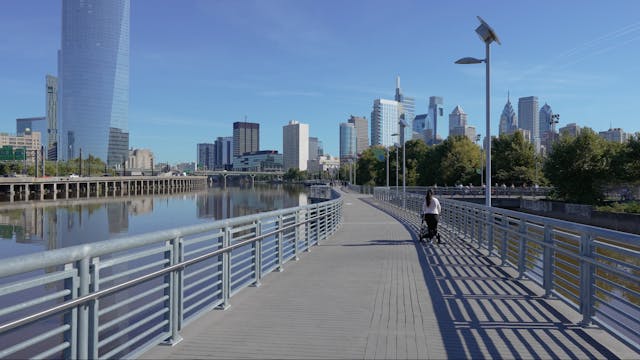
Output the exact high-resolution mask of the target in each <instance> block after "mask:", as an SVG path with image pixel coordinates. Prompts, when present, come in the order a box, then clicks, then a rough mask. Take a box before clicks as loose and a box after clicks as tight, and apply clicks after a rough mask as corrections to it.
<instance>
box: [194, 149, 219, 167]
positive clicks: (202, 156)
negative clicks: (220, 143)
mask: <svg viewBox="0 0 640 360" xmlns="http://www.w3.org/2000/svg"><path fill="white" fill-rule="evenodd" d="M215 149H216V147H215V145H214V144H209V143H203V144H198V169H201V170H213V169H215V158H216V150H215Z"/></svg>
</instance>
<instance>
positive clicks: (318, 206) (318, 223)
mask: <svg viewBox="0 0 640 360" xmlns="http://www.w3.org/2000/svg"><path fill="white" fill-rule="evenodd" d="M318 245H320V204H316V246H318Z"/></svg>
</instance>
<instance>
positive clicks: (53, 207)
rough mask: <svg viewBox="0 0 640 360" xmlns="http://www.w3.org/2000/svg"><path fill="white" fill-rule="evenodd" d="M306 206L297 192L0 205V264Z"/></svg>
mask: <svg viewBox="0 0 640 360" xmlns="http://www.w3.org/2000/svg"><path fill="white" fill-rule="evenodd" d="M306 204H307V195H306V193H305V191H304V188H303V187H287V186H283V185H266V184H256V185H255V186H254V187H253V188H250V187H248V188H244V187H228V188H226V189H221V188H209V189H207V190H203V191H199V192H191V193H178V194H171V195H155V196H132V197H123V198H120V197H113V198H109V199H85V200H69V201H67V200H63V201H58V202H46V201H45V202H33V203H13V204H7V203H5V204H1V205H0V259H2V258H8V257H12V256H16V255H23V254H29V253H35V252H39V251H44V250H51V249H58V248H63V247H68V246H73V245H79V244H85V243H91V242H97V241H102V240H108V239H115V238H120V237H125V236H128V235H137V234H143V233H148V232H152V231H158V230H163V229H172V228H177V227H182V226H188V225H194V224H199V223H204V222H210V221H213V220H220V219H226V218H231V217H237V216H243V215H249V214H254V213H258V212H265V211H271V210H276V209H282V208H288V207H296V206H300V205H306Z"/></svg>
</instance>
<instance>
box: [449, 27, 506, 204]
mask: <svg viewBox="0 0 640 360" xmlns="http://www.w3.org/2000/svg"><path fill="white" fill-rule="evenodd" d="M478 20H480V25H479V26H478V27H477V28H476V33H477V34H478V36H480V39H482V41H483V42H484V44H485V54H486V56H485V58H484V59H476V58H472V57H464V58H461V59H459V60H457V61H456V62H455V63H456V64H479V63H481V62H484V63H485V65H486V90H485V91H486V97H487V103H486V115H487V119H486V122H487V123H486V139H487V144H486V146H487V148H486V152H487V169H486V181H485V184H486V189H485V204H486V206H488V207H491V94H490V84H491V70H490V68H491V66H490V65H491V61H490V54H491V50H490V45H491V43H492V42H494V41H495V42H496V43H498V45H501V44H500V39H498V35H496V33H495V31H493V29H492V28H491V26H489V24H487V23H486V22H485V21H484V20H483V19H482V18H481V17H480V16H478Z"/></svg>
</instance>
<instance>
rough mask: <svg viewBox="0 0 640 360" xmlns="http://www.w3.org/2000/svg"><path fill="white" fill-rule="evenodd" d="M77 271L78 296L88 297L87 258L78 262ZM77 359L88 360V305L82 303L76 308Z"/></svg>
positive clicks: (88, 276)
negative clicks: (78, 281)
mask: <svg viewBox="0 0 640 360" xmlns="http://www.w3.org/2000/svg"><path fill="white" fill-rule="evenodd" d="M78 271H79V275H80V289H79V290H80V291H79V293H78V296H85V295H88V294H89V286H90V283H91V274H90V271H89V258H88V257H84V258H82V259H80V261H78ZM78 358H79V359H87V358H89V304H87V303H83V304H81V305H79V307H78Z"/></svg>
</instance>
